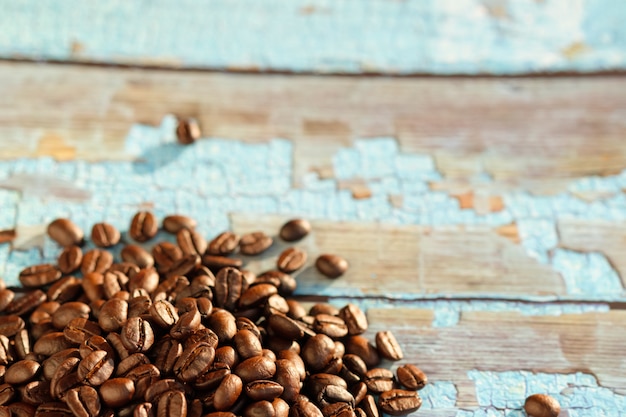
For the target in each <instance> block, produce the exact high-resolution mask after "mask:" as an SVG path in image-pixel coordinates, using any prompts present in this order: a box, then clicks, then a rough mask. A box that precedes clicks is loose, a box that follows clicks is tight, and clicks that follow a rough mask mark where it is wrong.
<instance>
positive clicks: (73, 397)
mask: <svg viewBox="0 0 626 417" xmlns="http://www.w3.org/2000/svg"><path fill="white" fill-rule="evenodd" d="M64 399H65V403H66V404H67V406H68V407H69V408H70V410H72V412H73V413H74V415H75V416H80V417H97V416H98V415H100V397H99V396H98V392H97V391H96V390H95V389H94V388H92V387H90V386H87V385H83V386H82V387H80V388H74V389H72V390H70V391H69V392H68V393H67V395H66V396H65V398H64Z"/></svg>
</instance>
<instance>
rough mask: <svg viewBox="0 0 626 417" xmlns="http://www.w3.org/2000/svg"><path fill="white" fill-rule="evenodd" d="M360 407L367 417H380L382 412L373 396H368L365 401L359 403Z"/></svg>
mask: <svg viewBox="0 0 626 417" xmlns="http://www.w3.org/2000/svg"><path fill="white" fill-rule="evenodd" d="M359 407H360V408H361V409H363V411H364V412H365V415H366V416H367V417H379V416H380V412H379V411H378V406H377V405H376V399H375V398H374V396H372V395H366V396H365V398H363V401H361V402H360V403H359Z"/></svg>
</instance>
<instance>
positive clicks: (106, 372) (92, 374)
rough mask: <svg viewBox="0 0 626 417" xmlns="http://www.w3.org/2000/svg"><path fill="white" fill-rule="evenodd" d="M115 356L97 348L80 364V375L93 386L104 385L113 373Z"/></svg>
mask: <svg viewBox="0 0 626 417" xmlns="http://www.w3.org/2000/svg"><path fill="white" fill-rule="evenodd" d="M114 366H115V364H114V362H113V358H112V357H111V356H109V354H108V353H107V352H106V351H104V350H96V351H94V352H91V353H90V354H89V355H87V356H86V357H85V359H83V360H82V361H80V364H79V365H78V377H79V378H80V380H81V381H83V382H84V383H85V384H89V385H91V386H94V387H95V386H98V385H102V383H104V381H106V380H107V379H109V377H111V375H113V370H114Z"/></svg>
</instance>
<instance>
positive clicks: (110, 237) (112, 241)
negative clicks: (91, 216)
mask: <svg viewBox="0 0 626 417" xmlns="http://www.w3.org/2000/svg"><path fill="white" fill-rule="evenodd" d="M120 237H121V235H120V232H119V230H117V229H116V228H115V226H113V225H112V224H109V223H104V222H103V223H96V224H94V225H93V227H92V228H91V240H92V241H93V243H94V244H95V245H96V246H99V247H101V248H110V247H111V246H115V245H117V244H118V242H119V241H120Z"/></svg>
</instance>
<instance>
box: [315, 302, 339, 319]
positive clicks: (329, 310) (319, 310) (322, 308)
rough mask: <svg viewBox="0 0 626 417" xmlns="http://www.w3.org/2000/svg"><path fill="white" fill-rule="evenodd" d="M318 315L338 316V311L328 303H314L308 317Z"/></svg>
mask: <svg viewBox="0 0 626 417" xmlns="http://www.w3.org/2000/svg"><path fill="white" fill-rule="evenodd" d="M318 314H328V315H329V316H338V315H339V309H338V308H337V307H335V306H334V305H332V304H329V303H315V304H313V305H312V306H311V308H310V309H309V315H310V316H313V317H315V316H317V315H318Z"/></svg>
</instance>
